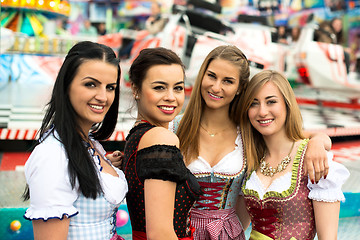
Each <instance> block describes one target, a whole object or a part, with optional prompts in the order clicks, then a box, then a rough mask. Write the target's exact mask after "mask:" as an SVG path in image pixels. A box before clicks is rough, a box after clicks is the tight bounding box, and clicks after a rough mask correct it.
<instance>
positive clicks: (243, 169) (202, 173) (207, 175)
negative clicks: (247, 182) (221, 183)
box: [193, 164, 246, 179]
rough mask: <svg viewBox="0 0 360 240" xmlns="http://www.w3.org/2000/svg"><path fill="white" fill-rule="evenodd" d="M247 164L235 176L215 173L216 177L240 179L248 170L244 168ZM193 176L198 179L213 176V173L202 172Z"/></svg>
mask: <svg viewBox="0 0 360 240" xmlns="http://www.w3.org/2000/svg"><path fill="white" fill-rule="evenodd" d="M244 165H245V164H243V167H242V168H241V170H240V171H239V172H237V173H235V174H226V173H214V176H215V177H219V178H228V179H234V178H237V177H239V176H240V175H242V174H243V173H244V172H245V170H246V168H245V166H244ZM193 175H194V176H195V177H196V178H202V177H209V176H211V172H201V173H193Z"/></svg>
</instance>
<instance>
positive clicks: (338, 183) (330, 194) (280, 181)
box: [245, 152, 350, 202]
mask: <svg viewBox="0 0 360 240" xmlns="http://www.w3.org/2000/svg"><path fill="white" fill-rule="evenodd" d="M327 155H328V163H329V174H328V175H327V177H326V179H324V178H321V179H320V180H319V182H318V183H317V184H316V183H314V184H312V183H311V181H310V179H309V180H308V184H307V187H308V188H309V189H310V192H309V195H308V198H310V199H312V200H315V201H324V202H336V201H343V200H345V197H344V194H343V192H342V191H341V187H342V185H343V184H344V183H345V181H346V180H347V179H348V178H349V176H350V173H349V171H348V170H347V169H346V167H344V166H343V165H342V164H340V163H337V162H334V161H333V160H332V159H333V153H332V152H328V153H327ZM291 174H292V171H290V172H288V173H286V174H284V175H282V176H280V177H278V178H277V179H275V180H274V181H273V182H272V183H271V185H270V186H269V187H268V188H267V189H265V188H264V186H263V185H262V182H261V181H260V179H259V177H258V176H257V174H256V171H253V172H252V174H251V175H250V178H249V180H248V181H247V182H246V185H245V188H246V189H252V190H255V191H257V192H258V194H259V197H260V199H263V197H264V195H265V193H267V192H270V191H275V192H279V193H281V192H283V191H285V190H287V189H289V188H290V185H291Z"/></svg>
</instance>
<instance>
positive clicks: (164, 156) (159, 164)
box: [136, 145, 187, 183]
mask: <svg viewBox="0 0 360 240" xmlns="http://www.w3.org/2000/svg"><path fill="white" fill-rule="evenodd" d="M136 164H137V170H138V176H139V179H140V181H142V182H143V181H144V180H145V179H161V180H165V181H172V182H176V183H179V182H182V181H185V180H186V178H187V168H186V166H185V164H184V161H183V157H182V155H181V153H180V150H179V149H178V148H177V147H176V146H168V145H154V146H151V147H147V148H144V149H141V150H139V151H138V153H137V156H136Z"/></svg>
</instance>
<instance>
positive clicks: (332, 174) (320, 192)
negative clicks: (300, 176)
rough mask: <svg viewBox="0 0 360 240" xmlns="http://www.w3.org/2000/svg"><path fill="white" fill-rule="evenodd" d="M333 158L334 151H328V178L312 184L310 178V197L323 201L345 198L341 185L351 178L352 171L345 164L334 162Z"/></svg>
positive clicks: (335, 200)
mask: <svg viewBox="0 0 360 240" xmlns="http://www.w3.org/2000/svg"><path fill="white" fill-rule="evenodd" d="M332 159H333V153H332V152H328V163H329V174H328V175H327V177H326V179H324V178H321V179H320V180H319V182H318V183H317V184H316V183H315V184H312V183H311V181H310V179H309V181H308V188H309V189H310V193H309V196H308V197H309V198H310V199H312V200H315V201H323V202H337V201H343V200H345V197H344V194H343V192H342V190H341V187H342V185H343V184H344V183H345V181H346V180H347V179H348V178H349V176H350V173H349V171H348V170H347V169H346V167H345V166H343V165H342V164H340V163H337V162H334V161H333V160H332Z"/></svg>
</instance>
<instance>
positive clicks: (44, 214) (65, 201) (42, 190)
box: [24, 135, 78, 220]
mask: <svg viewBox="0 0 360 240" xmlns="http://www.w3.org/2000/svg"><path fill="white" fill-rule="evenodd" d="M25 177H26V181H27V184H28V186H29V190H30V207H29V208H28V209H27V211H26V213H25V215H24V217H25V218H26V219H29V220H35V219H43V220H47V219H51V218H58V219H62V218H63V217H64V216H67V217H72V216H74V215H76V214H77V213H78V211H77V209H76V208H75V207H74V206H73V203H74V202H75V200H76V199H77V197H78V194H77V191H76V189H77V188H75V189H72V187H71V184H70V181H69V175H68V159H67V157H66V154H65V150H64V149H63V146H62V144H61V143H60V142H59V141H58V140H57V139H55V138H54V137H53V136H52V135H50V136H48V137H47V138H46V139H45V141H44V142H42V143H41V144H39V145H38V146H36V148H35V149H34V151H33V152H32V153H31V155H30V157H29V159H28V160H27V162H26V164H25Z"/></svg>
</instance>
